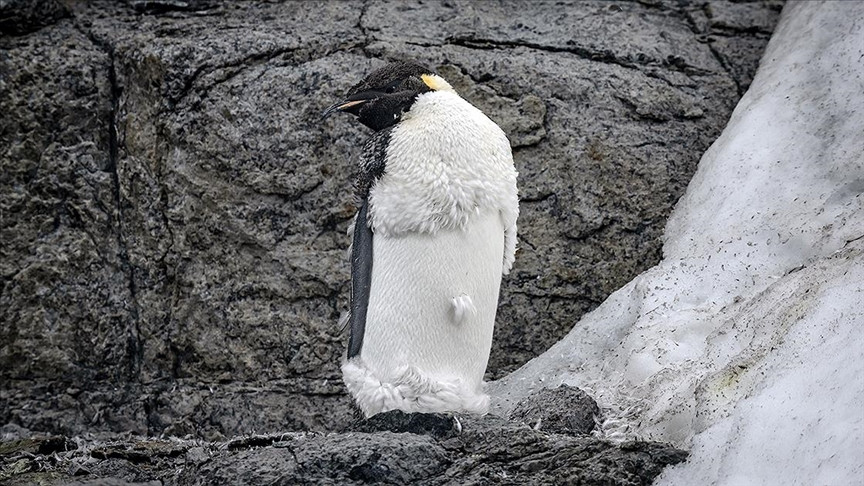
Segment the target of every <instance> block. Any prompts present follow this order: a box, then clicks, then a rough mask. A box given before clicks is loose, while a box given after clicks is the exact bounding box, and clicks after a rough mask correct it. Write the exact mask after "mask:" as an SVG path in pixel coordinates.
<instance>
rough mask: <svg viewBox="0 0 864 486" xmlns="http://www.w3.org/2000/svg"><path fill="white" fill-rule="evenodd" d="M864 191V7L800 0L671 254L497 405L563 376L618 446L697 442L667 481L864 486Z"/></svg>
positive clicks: (704, 165) (513, 378) (719, 144)
mask: <svg viewBox="0 0 864 486" xmlns="http://www.w3.org/2000/svg"><path fill="white" fill-rule="evenodd" d="M862 192H864V3H861V2H830V3H816V2H796V3H791V2H790V3H789V4H788V5H787V6H786V8H785V10H784V12H783V16H782V19H781V22H780V24H779V25H778V27H777V29H776V31H775V33H774V37H773V38H772V40H771V42H770V43H769V45H768V48H767V50H766V52H765V55H764V57H763V59H762V65H761V66H760V68H759V71H758V73H757V75H756V78H755V80H754V82H753V84H752V86H751V88H750V90H749V91H748V92H747V94H746V95H745V96H744V97H743V98H742V99H741V102H740V103H739V105H738V107H737V108H736V109H735V112H734V113H733V115H732V118H731V120H730V122H729V124H728V126H727V128H726V129H725V131H724V132H723V134H722V135H721V136H720V138H719V139H718V140H717V141H716V142H715V143H714V145H713V146H712V147H711V148H710V149H709V150H708V152H707V153H706V154H705V155H704V157H703V158H702V161H701V162H700V165H699V170H698V171H697V173H696V175H695V176H694V178H693V180H692V181H691V183H690V186H689V187H688V190H687V193H686V194H685V196H684V197H682V199H681V201H680V202H679V203H678V206H677V207H676V209H675V212H674V213H673V215H672V217H671V218H670V220H669V223H668V224H667V227H666V232H665V235H664V245H665V246H664V259H663V261H662V262H661V263H660V264H659V265H657V266H656V267H654V268H652V269H650V270H648V271H647V272H645V273H643V274H642V275H640V276H639V277H637V278H636V279H634V280H633V281H632V282H630V283H629V284H628V285H626V286H625V287H624V288H622V289H621V290H619V291H618V292H616V293H615V294H613V295H612V296H611V297H610V298H609V299H608V300H607V301H606V302H605V303H604V304H603V305H601V306H600V307H599V308H598V309H596V310H595V311H594V312H592V313H591V314H589V315H587V316H585V317H584V318H583V319H582V320H581V321H580V322H579V323H578V324H577V325H576V326H575V327H574V329H573V330H572V331H571V332H570V334H568V336H567V337H565V338H564V339H563V340H561V341H560V342H559V343H558V344H556V345H555V346H553V347H552V348H550V349H549V351H547V352H546V353H545V354H543V355H542V356H540V357H538V358H536V359H535V360H532V361H531V362H530V363H528V364H526V365H525V366H524V367H523V368H521V369H520V370H518V371H516V372H515V373H513V374H512V375H510V376H508V377H507V378H505V379H504V380H501V381H499V382H496V383H493V384H492V385H491V386H490V392H491V393H492V395H493V411H494V410H495V409H496V408H497V409H498V413H506V412H507V411H509V410H510V409H511V408H512V407H513V405H515V403H516V402H518V401H519V399H521V398H522V397H524V396H526V395H527V394H529V393H530V392H531V391H532V390H534V389H536V388H542V387H554V386H557V385H558V384H560V383H567V384H570V385H574V386H579V387H582V388H585V389H587V390H589V391H591V392H593V395H594V396H595V398H597V399H598V401H599V402H600V404H601V406H602V407H603V408H604V409H605V410H607V417H609V420H607V422H606V424H605V430H606V432H607V434H609V435H610V436H613V437H615V436H618V435H624V436H633V435H635V436H639V437H644V438H646V439H654V440H665V441H670V442H672V443H674V444H676V445H679V446H683V447H690V448H692V456H691V458H690V459H689V460H688V461H687V463H685V464H683V465H680V466H677V467H675V468H673V469H670V470H668V471H666V473H665V474H664V476H662V477H661V480H660V483H662V484H736V485H738V484H853V483H859V482H860V481H862V478H864V460H862V457H864V238H862V237H864V208H862V203H864V201H862V199H864V196H862V195H861V194H862Z"/></svg>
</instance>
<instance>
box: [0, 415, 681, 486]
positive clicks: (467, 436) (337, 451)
mask: <svg viewBox="0 0 864 486" xmlns="http://www.w3.org/2000/svg"><path fill="white" fill-rule="evenodd" d="M423 415H424V414H411V416H406V414H403V413H402V412H388V413H386V414H382V416H377V417H378V421H377V423H376V424H362V423H361V424H358V425H357V428H364V429H369V432H346V433H339V434H327V435H322V434H320V433H310V432H288V433H284V434H266V435H256V436H247V437H242V438H237V439H234V440H230V441H224V442H204V441H194V440H181V439H174V440H164V439H163V440H155V439H143V438H135V437H133V438H126V439H123V440H116V439H115V440H110V441H105V440H94V439H76V441H71V440H70V439H67V438H65V437H46V438H36V439H27V440H19V441H15V440H10V441H7V442H2V443H0V458H2V459H3V465H2V469H0V480H7V481H8V483H7V484H10V485H13V484H14V485H18V484H31V483H35V482H40V484H69V483H72V484H77V483H75V481H82V482H83V481H87V482H83V484H103V485H106V484H127V482H134V483H135V484H137V483H141V482H149V481H155V482H156V483H155V484H165V485H197V484H286V485H288V484H365V483H384V484H427V485H438V484H582V485H628V486H637V485H647V484H651V482H652V481H653V479H654V478H655V477H656V476H657V475H658V474H659V473H660V471H661V470H662V469H663V468H664V467H665V466H667V465H670V464H677V463H679V462H681V461H683V460H684V459H685V458H686V456H687V454H686V453H685V452H684V451H681V450H678V449H675V448H672V447H669V446H667V445H664V444H659V443H651V442H628V443H622V444H612V443H610V442H608V441H604V440H600V439H596V438H592V437H571V436H566V435H557V434H547V433H543V432H538V431H536V430H532V429H531V428H530V427H527V426H525V425H522V424H516V423H514V422H508V421H506V420H503V419H501V418H498V417H494V416H488V417H486V418H483V419H464V418H463V419H462V420H461V421H458V420H457V419H454V418H452V417H438V416H432V417H429V418H424V417H423ZM412 416H413V417H412ZM388 420H393V421H395V422H394V423H389V422H388ZM411 420H414V421H415V422H417V423H429V422H430V421H432V422H435V421H438V422H439V423H442V424H443V423H447V424H450V431H449V433H447V434H445V435H444V436H443V437H438V436H437V434H428V433H427V432H428V430H426V429H423V430H421V431H419V433H416V432H412V431H411V430H403V431H400V432H392V431H390V428H391V426H393V425H395V426H397V427H398V428H402V426H404V424H405V423H407V422H406V421H411ZM457 424H458V425H457ZM421 428H422V427H421Z"/></svg>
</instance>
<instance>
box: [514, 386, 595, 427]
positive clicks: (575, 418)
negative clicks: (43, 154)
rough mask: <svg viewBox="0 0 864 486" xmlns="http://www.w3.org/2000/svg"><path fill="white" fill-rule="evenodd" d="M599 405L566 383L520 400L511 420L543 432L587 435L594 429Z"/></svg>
mask: <svg viewBox="0 0 864 486" xmlns="http://www.w3.org/2000/svg"><path fill="white" fill-rule="evenodd" d="M597 415H600V407H598V406H597V402H595V401H594V399H593V398H591V397H590V396H588V394H587V393H585V392H584V391H582V390H580V389H579V388H575V387H572V386H568V385H561V386H559V387H558V388H544V389H542V390H540V391H538V392H537V393H535V394H533V395H531V396H529V397H528V398H526V399H524V400H522V401H521V402H519V404H518V405H516V408H514V409H513V412H511V414H510V419H511V420H519V421H521V422H523V423H525V424H526V425H528V426H530V427H533V428H535V430H542V431H545V432H556V433H559V434H569V435H587V434H590V433H591V431H592V430H594V426H595V421H594V417H595V416H597Z"/></svg>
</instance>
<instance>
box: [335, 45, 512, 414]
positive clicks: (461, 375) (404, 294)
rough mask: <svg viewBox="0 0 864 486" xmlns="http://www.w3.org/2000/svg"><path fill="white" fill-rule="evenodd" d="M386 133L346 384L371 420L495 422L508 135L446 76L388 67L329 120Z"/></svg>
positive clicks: (365, 158)
mask: <svg viewBox="0 0 864 486" xmlns="http://www.w3.org/2000/svg"><path fill="white" fill-rule="evenodd" d="M337 111H343V112H348V113H351V114H353V115H355V116H356V117H357V119H358V120H359V121H360V123H362V124H364V125H366V126H368V127H369V128H371V129H372V130H374V132H375V133H374V134H373V135H372V138H371V139H370V140H369V141H368V142H367V143H366V144H365V146H364V147H363V150H362V153H361V156H360V170H359V174H358V176H357V179H356V181H355V191H356V198H357V203H358V208H359V209H358V211H357V216H356V219H355V222H354V229H353V236H352V245H351V303H350V311H349V314H348V322H349V325H350V333H351V334H350V338H349V343H348V353H347V357H346V359H345V361H344V363H343V364H342V375H343V379H344V381H345V384H346V386H347V388H348V390H349V391H350V393H351V395H353V396H354V398H355V400H356V401H357V404H358V405H359V407H360V409H361V410H362V411H363V413H364V414H365V415H366V416H367V417H369V416H372V415H375V414H377V413H380V412H385V411H388V410H394V409H398V410H402V411H405V412H447V411H449V412H469V413H477V414H484V413H486V411H487V410H488V407H489V397H488V396H487V395H486V394H485V393H484V392H483V374H484V372H485V371H486V365H487V363H488V361H489V351H490V348H491V345H492V331H493V328H494V325H495V312H496V310H497V306H498V292H499V288H500V285H501V275H502V274H507V273H508V272H509V271H510V267H511V266H512V265H513V259H514V255H515V252H516V218H517V216H518V215H519V199H518V195H517V190H516V175H517V174H516V169H515V168H514V166H513V156H512V153H511V151H510V143H509V142H508V140H507V137H506V136H505V135H504V132H503V131H501V129H500V128H499V127H498V125H496V124H495V123H494V122H493V121H492V120H490V119H489V118H488V117H487V116H486V115H484V114H483V113H482V112H481V111H480V110H478V109H477V108H475V107H474V106H472V105H471V104H470V103H468V102H467V101H465V100H464V99H462V98H461V97H460V96H459V95H458V94H457V93H456V91H455V90H454V89H453V88H452V87H451V86H450V84H448V83H447V81H445V80H444V79H443V78H442V77H440V76H438V75H437V74H435V73H434V72H433V71H432V70H430V69H428V68H426V67H424V66H421V65H419V64H416V63H413V62H397V63H392V64H388V65H387V66H385V67H383V68H381V69H378V70H376V71H374V72H372V73H371V74H369V75H368V76H367V77H366V78H365V79H363V80H362V81H361V82H360V83H358V84H357V85H355V86H354V87H353V88H351V90H349V92H348V95H347V96H346V98H345V99H344V100H343V101H340V102H339V103H336V104H335V105H333V106H331V107H330V108H328V109H327V111H325V112H324V116H327V115H329V114H331V113H334V112H337Z"/></svg>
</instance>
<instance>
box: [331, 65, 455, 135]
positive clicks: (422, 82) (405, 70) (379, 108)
mask: <svg viewBox="0 0 864 486" xmlns="http://www.w3.org/2000/svg"><path fill="white" fill-rule="evenodd" d="M439 89H452V88H450V85H449V84H447V82H446V81H444V79H443V78H441V77H440V76H438V75H437V74H435V72H434V71H432V70H431V69H429V68H427V67H425V66H422V65H420V64H417V63H414V62H394V63H390V64H388V65H386V66H384V67H382V68H381V69H377V70H375V71H373V72H372V73H370V74H369V75H368V76H366V77H365V78H363V80H362V81H360V82H359V83H357V84H355V85H354V87H352V88H351V89H350V90H348V95H347V96H346V97H345V99H344V100H342V101H340V102H339V103H336V104H334V105H333V106H331V107H330V108H327V110H326V111H325V112H324V115H323V116H322V118H323V117H327V116H329V115H330V114H331V113H333V112H336V111H345V112H348V113H351V114H352V115H356V116H357V119H358V120H359V121H360V123H362V124H364V125H366V126H367V127H369V128H371V129H372V130H375V131H376V132H377V131H379V130H383V129H385V128H387V127H390V126H393V125H395V124H396V123H398V122H399V120H401V119H402V115H403V114H404V113H406V112H407V111H408V110H410V109H411V105H413V104H414V100H416V99H417V96H419V95H420V94H422V93H427V92H429V91H436V90H439Z"/></svg>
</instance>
